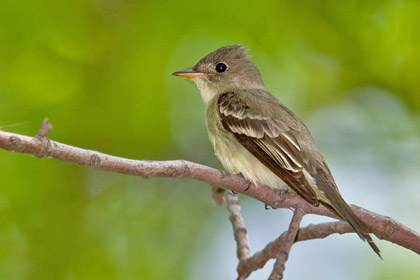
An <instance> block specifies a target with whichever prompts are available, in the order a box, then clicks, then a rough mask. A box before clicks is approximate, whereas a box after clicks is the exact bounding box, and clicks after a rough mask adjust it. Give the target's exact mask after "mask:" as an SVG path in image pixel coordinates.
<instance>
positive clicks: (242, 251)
mask: <svg viewBox="0 0 420 280" xmlns="http://www.w3.org/2000/svg"><path fill="white" fill-rule="evenodd" d="M225 198H226V205H227V209H228V211H229V213H230V216H229V220H230V222H231V223H232V227H233V234H234V236H235V241H236V244H237V245H236V246H237V252H236V253H237V257H238V259H239V262H241V261H245V260H246V259H248V258H249V257H250V251H251V249H250V246H249V240H248V234H247V231H246V228H245V222H244V219H243V218H242V214H241V205H240V204H239V201H238V196H237V195H236V194H233V193H232V192H230V191H227V192H225Z"/></svg>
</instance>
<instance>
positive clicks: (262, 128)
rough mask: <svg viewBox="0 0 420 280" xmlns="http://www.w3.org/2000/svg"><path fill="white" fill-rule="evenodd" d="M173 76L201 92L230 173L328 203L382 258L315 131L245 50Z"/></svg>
mask: <svg viewBox="0 0 420 280" xmlns="http://www.w3.org/2000/svg"><path fill="white" fill-rule="evenodd" d="M173 75H175V76H180V77H186V78H190V79H191V80H192V81H193V82H194V83H195V84H196V85H197V87H198V89H199V90H200V92H201V96H202V98H203V99H204V102H205V103H206V123H207V130H208V135H209V138H210V141H211V143H212V145H213V148H214V151H215V154H216V156H217V157H218V159H219V160H220V162H221V163H222V165H223V166H224V168H225V169H226V170H227V171H228V172H230V173H235V174H236V173H241V174H242V175H243V176H244V177H245V178H247V179H248V180H250V181H252V182H253V183H254V184H255V185H256V186H259V185H267V186H269V187H271V188H277V189H286V190H291V191H294V192H295V193H297V194H298V195H300V196H301V197H303V198H304V199H305V200H306V201H307V202H308V203H310V204H312V205H314V206H318V205H319V203H320V202H321V203H323V204H325V205H326V206H328V207H330V208H332V209H333V210H335V212H336V213H337V214H338V215H339V216H341V217H342V218H343V219H344V220H346V221H347V222H348V223H349V224H350V225H351V226H352V227H353V228H354V230H355V231H356V233H357V234H358V235H359V237H360V238H361V239H362V240H364V241H367V242H368V243H369V245H370V247H372V249H373V250H374V251H375V253H376V254H378V256H379V257H381V256H380V251H379V249H378V247H377V246H376V245H375V243H374V242H373V240H372V238H371V236H370V235H369V232H370V230H369V228H368V226H366V224H365V223H363V222H362V221H361V220H360V219H359V218H358V217H357V216H356V215H355V214H354V212H353V211H352V210H351V208H350V207H349V205H348V204H347V203H346V202H345V201H344V199H343V198H342V197H341V194H340V192H339V190H338V188H337V185H336V183H335V181H334V178H333V176H332V174H331V171H330V170H329V168H328V165H327V163H326V162H325V160H324V157H323V156H322V155H321V153H320V152H319V150H318V147H317V146H316V144H315V141H314V139H313V138H312V136H311V134H310V132H309V130H308V129H307V127H306V126H305V125H304V124H303V122H302V121H301V120H300V119H299V118H298V117H296V116H295V115H294V114H293V112H292V111H290V110H289V109H288V108H287V107H286V106H284V105H283V104H282V103H281V102H280V101H279V100H277V99H276V98H275V97H274V96H272V95H271V94H270V93H269V92H268V90H267V89H266V88H265V86H264V83H263V81H262V79H261V75H260V73H259V71H258V69H257V67H255V65H254V64H253V63H252V62H251V60H250V59H249V57H248V55H247V54H246V52H245V49H244V48H243V47H242V46H239V45H230V46H225V47H222V48H220V49H218V50H216V51H214V52H212V53H210V54H209V55H207V56H205V57H204V58H203V59H201V60H200V61H199V62H198V63H197V64H196V65H195V66H194V67H193V68H190V69H186V70H183V71H178V72H174V73H173ZM283 182H284V183H286V184H287V186H286V185H285V184H284V183H283Z"/></svg>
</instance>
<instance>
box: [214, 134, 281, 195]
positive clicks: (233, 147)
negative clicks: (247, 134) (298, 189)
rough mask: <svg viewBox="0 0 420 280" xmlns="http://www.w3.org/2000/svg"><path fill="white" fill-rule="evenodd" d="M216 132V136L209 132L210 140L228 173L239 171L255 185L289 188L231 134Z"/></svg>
mask: <svg viewBox="0 0 420 280" xmlns="http://www.w3.org/2000/svg"><path fill="white" fill-rule="evenodd" d="M209 132H210V131H209ZM217 134H218V136H217V137H216V136H214V134H213V133H209V137H210V141H211V143H212V145H213V148H214V151H215V154H216V156H217V158H218V159H219V160H220V162H221V163H222V165H223V167H224V168H225V169H226V170H227V171H228V172H229V173H233V174H237V173H241V174H242V175H243V176H244V177H245V178H247V179H248V180H250V181H252V182H253V183H254V184H255V185H267V186H269V187H271V188H275V189H284V190H288V189H289V187H288V186H287V185H286V184H285V183H284V182H283V181H282V180H281V179H280V178H279V177H278V176H277V175H275V174H274V173H273V172H272V171H271V170H270V169H268V167H266V166H265V165H264V164H262V163H261V162H260V161H259V160H258V159H257V158H256V157H254V156H253V155H252V154H251V153H250V152H248V150H247V149H246V148H245V147H243V146H242V145H241V144H240V143H239V142H237V140H236V139H235V138H234V136H233V135H231V134H228V133H226V132H223V131H218V132H217ZM210 135H211V136H210Z"/></svg>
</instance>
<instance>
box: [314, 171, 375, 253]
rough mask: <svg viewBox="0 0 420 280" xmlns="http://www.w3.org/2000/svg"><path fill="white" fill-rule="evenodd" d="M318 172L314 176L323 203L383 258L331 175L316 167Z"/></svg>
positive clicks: (365, 226)
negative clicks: (321, 193)
mask: <svg viewBox="0 0 420 280" xmlns="http://www.w3.org/2000/svg"><path fill="white" fill-rule="evenodd" d="M318 172H319V173H318V174H317V176H315V178H316V181H317V185H319V189H320V190H321V191H322V192H323V195H324V197H325V198H326V199H327V200H328V201H324V203H326V204H328V206H330V207H332V208H333V209H334V210H335V211H336V212H337V214H338V215H339V216H341V217H342V218H343V219H344V220H346V221H347V222H348V223H349V224H350V225H351V226H352V227H353V229H354V231H355V232H356V233H357V234H358V235H359V237H360V239H362V240H363V241H367V242H368V244H369V246H370V247H371V248H372V250H373V251H374V252H375V253H376V254H377V255H378V257H379V258H381V260H383V259H382V256H381V252H380V250H379V248H378V247H377V246H376V244H375V243H374V242H373V240H372V237H371V236H370V234H369V233H370V229H369V227H368V226H367V225H366V224H365V223H364V222H363V221H362V220H360V218H359V217H357V216H356V214H354V212H353V210H351V208H350V206H349V205H348V204H347V203H346V202H345V201H344V199H343V198H342V197H341V195H340V193H339V191H338V189H337V187H336V185H335V183H334V181H333V179H332V176H331V179H330V178H329V176H328V175H327V173H326V172H325V170H323V169H318ZM328 179H330V180H328Z"/></svg>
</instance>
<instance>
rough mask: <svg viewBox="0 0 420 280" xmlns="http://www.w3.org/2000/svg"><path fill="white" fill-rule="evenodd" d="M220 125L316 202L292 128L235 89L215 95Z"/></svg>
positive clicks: (300, 192) (287, 182)
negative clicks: (251, 105)
mask: <svg viewBox="0 0 420 280" xmlns="http://www.w3.org/2000/svg"><path fill="white" fill-rule="evenodd" d="M217 108H218V110H219V115H220V119H221V122H222V125H223V127H224V128H225V129H226V130H227V131H229V132H231V133H232V134H233V135H234V136H235V137H236V139H238V141H239V142H240V143H241V144H242V146H244V147H245V148H246V149H247V150H248V151H249V152H250V153H251V154H252V155H254V156H255V157H256V158H257V159H258V160H260V161H261V162H262V163H263V164H264V165H265V166H267V167H268V168H269V169H270V170H271V171H272V172H273V173H274V174H276V175H277V176H279V177H280V178H281V179H282V180H283V181H284V182H285V183H286V184H288V185H289V187H291V188H292V189H293V190H294V191H295V192H296V193H298V194H299V195H300V196H302V197H303V198H304V199H305V200H306V201H308V202H309V203H311V204H312V205H319V201H318V199H317V195H316V192H315V190H314V189H313V188H312V187H311V185H310V183H309V182H308V180H307V178H306V177H305V175H304V159H303V155H302V152H301V147H300V145H299V143H298V141H297V140H296V138H295V137H294V135H293V133H292V129H291V128H290V127H289V126H288V125H287V124H285V123H284V122H282V120H280V119H275V118H272V117H268V116H264V114H262V113H257V112H256V111H255V110H253V109H252V108H250V107H249V105H248V104H247V103H246V102H245V101H244V100H243V99H241V98H240V96H239V95H238V94H236V93H234V92H228V93H224V94H222V95H221V96H220V97H219V99H218V106H217Z"/></svg>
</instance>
